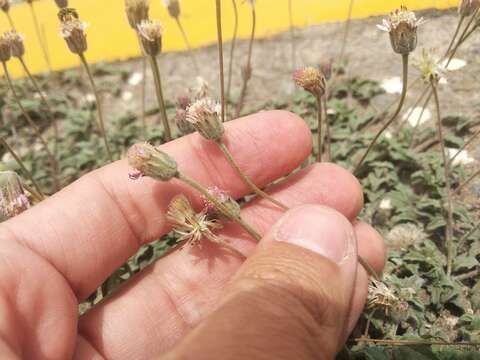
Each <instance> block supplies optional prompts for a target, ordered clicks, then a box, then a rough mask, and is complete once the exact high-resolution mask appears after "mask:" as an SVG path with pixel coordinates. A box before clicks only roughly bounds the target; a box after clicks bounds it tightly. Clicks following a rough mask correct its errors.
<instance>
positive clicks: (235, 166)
mask: <svg viewBox="0 0 480 360" xmlns="http://www.w3.org/2000/svg"><path fill="white" fill-rule="evenodd" d="M216 143H217V145H218V147H219V148H220V150H222V152H223V154H224V155H225V158H226V159H227V161H228V163H229V164H230V166H231V167H232V168H233V169H234V170H235V172H236V173H237V175H238V176H239V177H240V178H241V179H242V181H243V182H244V183H245V185H247V186H248V187H249V188H250V189H251V190H252V191H253V192H254V193H255V194H257V195H258V196H260V197H262V198H264V199H266V200H268V201H270V202H271V203H273V204H275V205H277V206H278V207H280V208H282V209H283V210H288V207H287V206H286V205H284V204H282V203H281V202H280V201H278V200H276V199H274V198H273V197H271V196H270V195H268V194H267V193H265V192H264V191H263V190H261V189H260V188H259V187H258V186H257V185H255V183H254V182H253V181H252V180H251V179H250V178H249V177H248V176H247V175H246V174H245V173H244V172H243V171H242V169H240V167H239V166H238V164H237V162H236V161H235V159H234V158H233V155H232V153H231V152H230V150H228V147H227V146H226V145H225V143H224V142H223V141H222V140H219V141H217V142H216Z"/></svg>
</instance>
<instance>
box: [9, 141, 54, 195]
mask: <svg viewBox="0 0 480 360" xmlns="http://www.w3.org/2000/svg"><path fill="white" fill-rule="evenodd" d="M0 143H1V144H2V145H3V146H4V147H5V148H6V149H7V150H8V152H9V153H10V155H12V157H13V158H14V159H15V161H16V162H17V164H18V165H19V166H20V168H21V169H22V171H23V173H24V175H25V176H26V177H27V178H28V179H29V180H30V181H31V182H32V184H33V186H34V188H35V190H36V192H37V193H38V194H37V196H39V197H40V198H41V199H42V200H43V199H44V198H45V195H44V194H43V192H42V190H41V189H40V186H39V185H38V183H37V182H36V181H35V179H34V178H33V175H32V173H31V172H30V171H29V170H28V169H27V167H26V166H25V164H24V163H23V161H22V159H20V157H19V156H18V155H17V153H16V152H15V151H14V150H13V148H12V147H11V146H10V145H8V143H7V141H6V140H5V139H4V138H3V136H0Z"/></svg>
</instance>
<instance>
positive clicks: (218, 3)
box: [215, 0, 226, 122]
mask: <svg viewBox="0 0 480 360" xmlns="http://www.w3.org/2000/svg"><path fill="white" fill-rule="evenodd" d="M215 5H216V12H217V42H218V62H219V70H220V98H221V103H222V122H225V116H226V103H225V73H224V69H223V34H222V4H221V1H220V0H216V1H215Z"/></svg>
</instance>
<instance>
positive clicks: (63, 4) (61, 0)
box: [55, 0, 68, 9]
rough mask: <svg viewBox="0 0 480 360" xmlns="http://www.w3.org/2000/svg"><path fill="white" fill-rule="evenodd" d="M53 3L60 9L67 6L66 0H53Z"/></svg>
mask: <svg viewBox="0 0 480 360" xmlns="http://www.w3.org/2000/svg"><path fill="white" fill-rule="evenodd" d="M55 4H57V6H58V7H59V8H60V9H63V8H66V7H68V0H55Z"/></svg>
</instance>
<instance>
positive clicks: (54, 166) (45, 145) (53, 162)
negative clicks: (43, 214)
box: [2, 62, 60, 189]
mask: <svg viewBox="0 0 480 360" xmlns="http://www.w3.org/2000/svg"><path fill="white" fill-rule="evenodd" d="M2 65H3V72H4V74H5V77H6V78H7V82H8V86H9V88H10V91H11V92H12V95H13V98H14V100H15V102H16V104H17V105H18V107H19V108H20V111H21V112H22V115H23V117H24V118H25V119H26V120H27V122H28V125H29V126H30V127H31V128H32V130H33V132H34V134H35V136H36V137H37V138H38V139H39V140H40V142H41V144H42V146H43V148H44V149H45V152H46V153H47V156H48V159H49V161H50V165H51V166H52V170H53V184H54V187H55V189H59V188H60V181H59V178H58V175H59V171H58V163H57V160H56V159H55V156H54V155H53V154H52V152H51V151H50V149H49V148H48V143H47V141H46V140H45V139H44V137H43V135H42V132H41V131H40V129H39V127H38V126H37V125H36V124H35V122H34V121H33V120H32V118H31V117H30V115H29V114H28V111H27V109H25V107H24V106H23V104H22V102H21V101H20V97H19V96H18V94H17V91H16V90H15V87H14V86H13V82H12V78H11V77H10V73H9V71H8V68H7V64H6V63H5V62H2Z"/></svg>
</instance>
